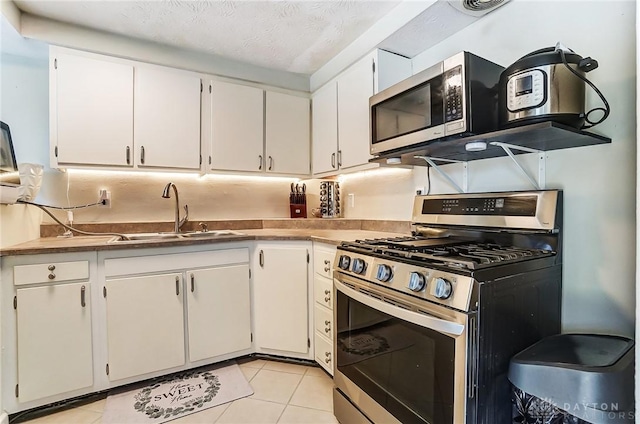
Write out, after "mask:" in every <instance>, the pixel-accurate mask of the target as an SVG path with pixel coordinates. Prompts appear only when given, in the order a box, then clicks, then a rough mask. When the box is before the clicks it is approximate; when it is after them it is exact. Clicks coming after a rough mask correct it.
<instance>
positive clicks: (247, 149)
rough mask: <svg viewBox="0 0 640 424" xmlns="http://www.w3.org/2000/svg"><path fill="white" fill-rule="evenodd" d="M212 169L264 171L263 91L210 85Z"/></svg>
mask: <svg viewBox="0 0 640 424" xmlns="http://www.w3.org/2000/svg"><path fill="white" fill-rule="evenodd" d="M211 86H212V93H211V121H212V123H211V169H219V170H229V171H255V172H262V171H264V169H265V168H264V165H265V158H264V92H263V90H261V89H259V88H255V87H248V86H244V85H238V84H230V83H227V82H221V81H213V82H212V83H211Z"/></svg>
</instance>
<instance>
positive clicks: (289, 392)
mask: <svg viewBox="0 0 640 424" xmlns="http://www.w3.org/2000/svg"><path fill="white" fill-rule="evenodd" d="M239 365H240V369H241V370H242V372H243V373H244V375H245V377H246V378H247V380H249V383H250V384H251V387H253V391H254V393H253V395H251V396H249V397H246V398H243V399H238V400H236V401H234V402H229V403H226V404H223V405H218V406H215V407H213V408H209V409H205V410H204V411H201V412H198V413H195V414H191V415H187V416H185V417H182V418H178V419H177V420H173V421H170V423H171V424H213V423H216V424H218V423H219V424H251V423H255V424H271V423H283V424H329V423H332V424H337V422H338V421H336V419H335V417H334V416H333V413H332V412H331V411H332V397H331V396H332V394H331V388H332V387H333V382H332V380H331V377H330V376H329V375H327V374H326V373H325V372H324V371H323V370H322V369H320V368H318V367H312V366H306V365H297V364H289V363H284V362H276V361H270V360H265V359H255V360H249V361H247V362H244V361H243V362H241V363H239ZM105 403H106V399H102V400H99V401H97V402H93V403H90V404H86V405H82V406H79V407H77V408H73V409H68V410H65V411H61V412H57V413H53V414H50V415H47V416H43V417H40V418H36V419H33V420H30V421H25V423H28V424H99V423H102V412H103V410H104V406H105Z"/></svg>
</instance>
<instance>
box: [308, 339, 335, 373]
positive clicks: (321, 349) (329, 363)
mask: <svg viewBox="0 0 640 424" xmlns="http://www.w3.org/2000/svg"><path fill="white" fill-rule="evenodd" d="M313 343H314V347H315V353H316V362H317V363H319V364H320V366H321V367H322V368H324V369H325V370H326V371H327V372H328V373H329V374H331V375H333V358H332V356H333V344H332V343H331V342H330V341H329V340H327V339H326V338H324V337H323V336H321V335H320V334H319V333H315V335H314V342H313Z"/></svg>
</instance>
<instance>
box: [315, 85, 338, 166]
mask: <svg viewBox="0 0 640 424" xmlns="http://www.w3.org/2000/svg"><path fill="white" fill-rule="evenodd" d="M311 105H312V128H311V131H312V146H313V155H312V156H313V157H312V163H313V173H314V174H320V173H323V172H329V171H335V170H336V169H338V157H337V155H338V110H337V107H338V99H337V91H336V84H335V83H333V82H331V83H329V84H327V85H325V86H323V87H322V88H320V89H319V90H318V91H316V92H315V93H313V97H312V98H311Z"/></svg>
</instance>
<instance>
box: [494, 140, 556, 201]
mask: <svg viewBox="0 0 640 424" xmlns="http://www.w3.org/2000/svg"><path fill="white" fill-rule="evenodd" d="M489 144H491V145H493V146H497V147H501V148H502V150H504V152H505V153H506V154H507V155H508V156H509V157H510V158H511V160H512V161H513V163H515V164H516V167H517V168H518V169H519V170H520V172H521V173H522V174H524V176H525V177H527V179H528V180H529V182H530V183H531V185H533V186H534V187H535V188H536V189H537V190H544V187H545V185H546V155H545V152H543V151H541V150H536V149H530V148H528V147H523V146H516V145H513V144H508V143H502V142H499V141H492V142H491V143H489ZM512 150H520V151H522V152H527V153H536V154H537V155H538V178H537V179H536V178H534V177H533V176H532V175H531V174H530V173H529V172H528V171H527V170H526V169H524V167H523V166H522V165H521V164H520V162H518V160H517V159H516V157H515V155H514V154H513V152H512Z"/></svg>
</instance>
